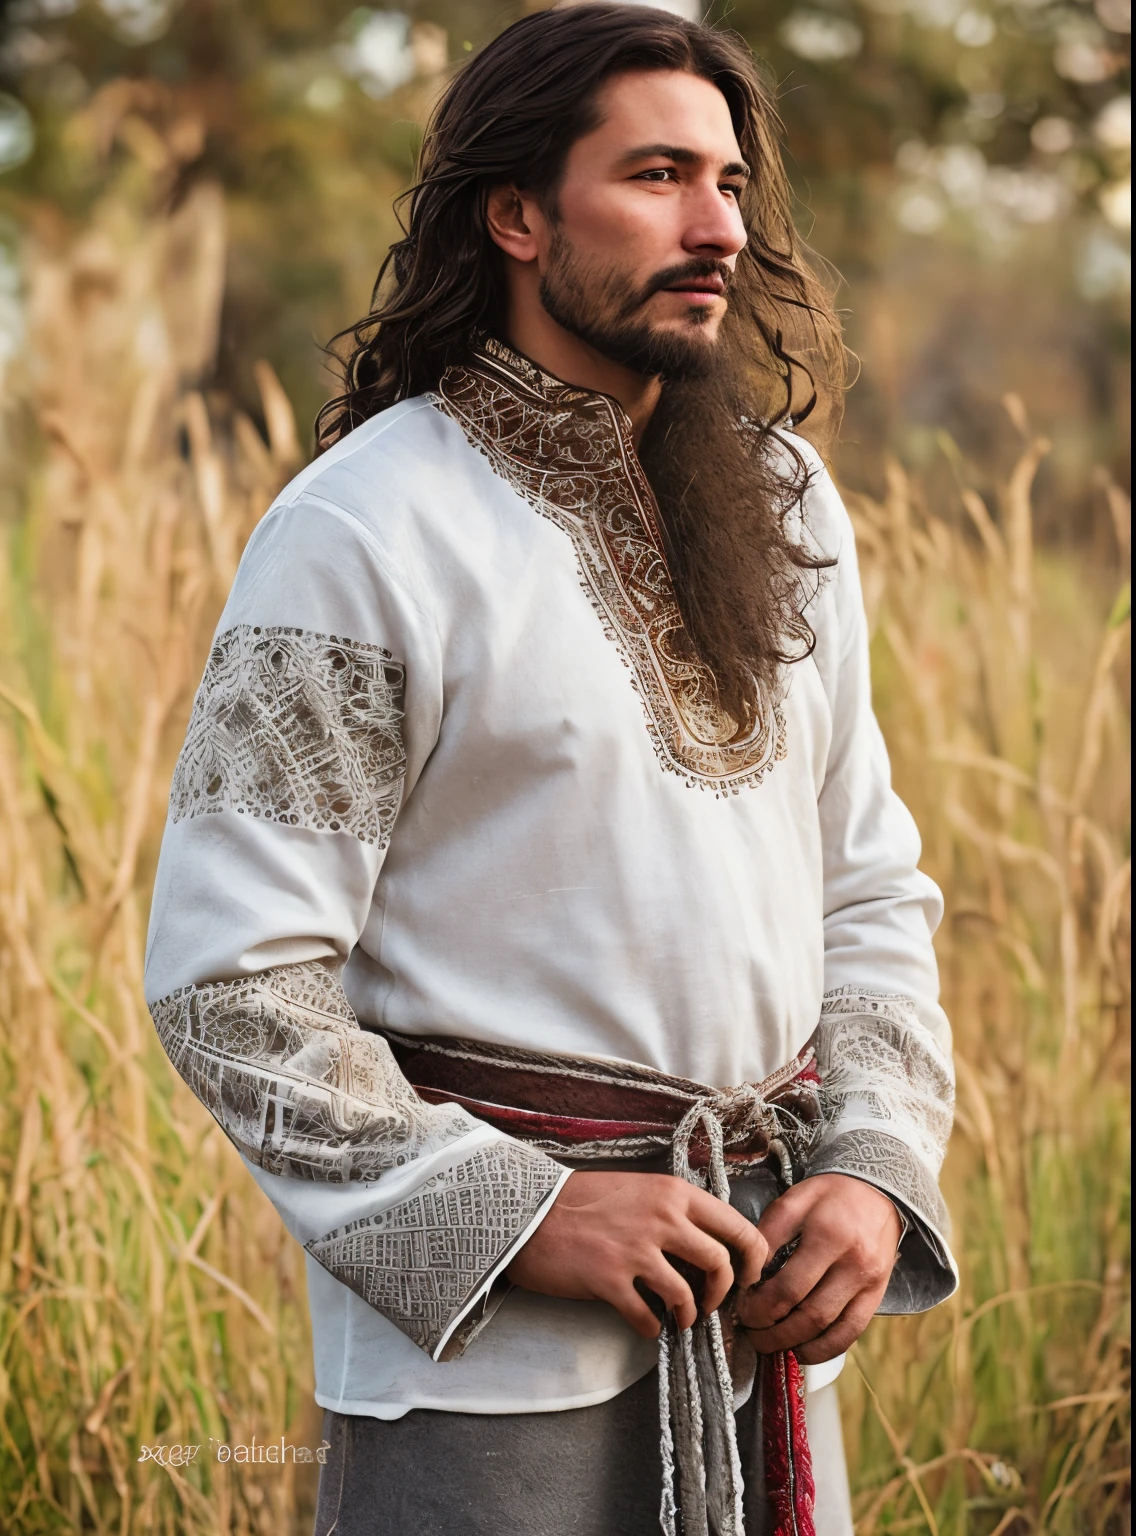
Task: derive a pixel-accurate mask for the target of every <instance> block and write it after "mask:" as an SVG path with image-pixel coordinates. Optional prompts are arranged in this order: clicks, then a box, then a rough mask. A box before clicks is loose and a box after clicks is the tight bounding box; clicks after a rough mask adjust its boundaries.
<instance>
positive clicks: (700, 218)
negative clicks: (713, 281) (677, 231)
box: [682, 177, 746, 261]
mask: <svg viewBox="0 0 1136 1536" xmlns="http://www.w3.org/2000/svg"><path fill="white" fill-rule="evenodd" d="M684 211H685V213H686V223H685V227H684V229H683V237H682V248H683V250H684V251H688V252H689V253H690V255H691V256H713V257H716V258H717V259H718V260H719V261H728V260H730V259H732V258H733V257H734V256H736V255H737V254H738V252H739V251H740V250H741V249H742V247H743V246H744V245H745V243H746V229H745V224H744V223H743V221H742V214H741V209H740V208H739V207H738V204H737V200H736V199H735V198H733V197H731V196H730V195H729V193H724V192H723V191H722V190H721V189H720V187H719V186H718V184H717V182H716V181H715V180H713V178H709V177H708V178H707V179H706V181H703V180H702V179H701V178H700V179H699V181H698V182H697V183H696V184H695V185H694V186H692V187H691V188H690V191H689V195H688V199H687V206H686V208H685V210H684Z"/></svg>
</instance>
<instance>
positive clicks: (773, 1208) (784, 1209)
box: [757, 1182, 816, 1253]
mask: <svg viewBox="0 0 1136 1536" xmlns="http://www.w3.org/2000/svg"><path fill="white" fill-rule="evenodd" d="M815 1200H816V1197H815V1194H814V1191H813V1190H810V1189H809V1187H808V1183H807V1182H806V1183H804V1184H794V1186H793V1188H792V1189H787V1190H786V1191H785V1193H784V1194H783V1195H778V1196H777V1199H776V1200H772V1201H770V1203H769V1204H768V1205H767V1206H766V1207H765V1210H764V1211H762V1213H761V1220H760V1221H759V1222H758V1224H757V1230H758V1231H759V1232H760V1233H761V1235H762V1237H764V1239H765V1241H766V1242H767V1243H768V1244H769V1251H770V1253H776V1252H777V1250H778V1248H784V1246H785V1244H786V1243H791V1242H792V1241H793V1239H794V1238H795V1237H799V1236H800V1235H801V1229H802V1227H803V1225H804V1222H805V1218H806V1217H807V1216H808V1214H809V1212H810V1211H811V1210H812V1208H813V1205H814V1204H815Z"/></svg>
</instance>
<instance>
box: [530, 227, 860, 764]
mask: <svg viewBox="0 0 1136 1536" xmlns="http://www.w3.org/2000/svg"><path fill="white" fill-rule="evenodd" d="M715 274H718V275H722V276H723V278H724V280H725V282H726V284H727V289H728V290H729V289H731V288H733V289H735V290H736V291H737V292H738V294H739V298H740V299H741V300H742V306H741V307H742V310H743V314H742V315H741V317H739V315H738V313H737V312H736V311H735V308H734V306H731V308H730V309H729V310H728V311H727V314H726V317H725V319H724V321H723V323H722V325H721V327H719V328H718V329H717V331H715V330H714V329H712V328H709V327H708V326H707V324H706V322H707V321H708V320H709V318H710V317H709V315H708V314H707V313H706V311H705V310H704V309H702V308H700V307H695V306H691V311H690V315H689V317H688V319H687V322H686V324H684V325H679V326H675V327H667V328H662V327H659V326H656V325H653V324H652V323H651V322H650V320H649V319H648V318H647V316H646V314H645V306H646V303H647V301H648V299H650V297H651V296H652V294H654V293H657V292H659V291H660V290H661V289H663V288H667V287H670V286H672V285H673V284H674V283H675V282H676V281H678V280H679V279H681V278H684V277H708V276H712V275H715ZM748 280H749V279H747V277H746V275H745V273H744V269H743V271H740V272H739V273H738V274H737V275H735V274H734V273H731V272H730V270H729V268H727V267H726V266H725V264H724V263H723V262H720V261H714V260H710V259H707V258H702V259H698V258H696V259H692V260H691V261H689V262H686V263H683V264H682V265H681V266H677V267H670V268H667V269H666V270H664V271H661V272H658V273H656V274H655V275H654V277H652V278H651V279H650V281H649V282H647V283H646V284H636V283H635V282H634V281H633V280H632V279H631V278H630V277H629V276H628V274H627V273H626V272H623V271H621V270H620V269H618V268H617V267H615V266H606V267H605V266H603V265H601V264H599V263H594V262H587V261H585V260H583V259H582V258H580V257H579V256H578V255H577V254H576V252H575V251H574V250H573V249H572V247H571V246H570V245H569V243H568V242H567V241H566V240H565V239H564V238H563V236H562V235H561V233H560V232H559V231H557V234H556V237H555V239H554V242H553V245H552V249H551V251H550V253H549V263H548V269H547V271H546V273H545V276H544V278H543V280H542V283H541V290H540V297H541V302H542V303H543V305H544V308H545V309H546V311H547V312H548V314H549V315H550V316H551V317H552V319H554V320H555V321H557V322H558V324H560V325H562V326H563V327H564V328H565V330H567V331H570V332H571V333H572V334H573V335H574V336H578V337H579V338H580V339H581V340H582V341H585V342H587V343H588V345H589V346H592V347H594V348H595V350H596V351H597V352H599V353H600V354H601V355H602V356H604V357H607V358H609V359H610V360H611V361H612V362H616V363H619V364H622V365H623V366H624V367H626V368H630V369H633V370H634V371H635V372H636V373H640V374H643V375H645V376H654V377H661V378H662V380H663V386H662V390H661V393H660V396H659V401H658V404H657V405H656V407H655V410H654V412H653V414H652V416H651V419H650V421H649V422H648V424H647V428H646V431H645V432H644V434H643V439H642V442H641V443H640V445H639V449H638V454H639V460H640V463H641V465H642V467H643V470H644V473H645V474H646V476H647V480H648V482H649V484H650V486H651V489H652V491H653V492H654V495H655V500H656V503H657V505H658V512H659V521H660V525H661V528H662V533H663V542H664V549H665V554H666V559H667V565H668V567H669V570H670V574H671V581H672V584H673V588H674V593H675V599H676V601H677V603H678V607H679V612H680V613H681V615H682V620H683V637H682V640H681V642H680V643H681V644H684V645H685V646H686V648H687V650H688V654H689V656H690V659H691V660H692V661H696V662H700V663H701V664H702V665H703V666H704V667H705V668H706V669H707V671H708V672H709V674H710V676H711V677H712V679H713V681H714V684H715V686H716V690H717V695H718V703H719V705H720V707H721V709H722V710H723V712H724V713H725V714H726V715H727V716H728V717H729V719H730V720H731V722H732V723H733V725H734V727H735V738H736V739H744V738H745V737H746V736H747V735H748V733H749V732H750V731H752V730H753V729H754V728H755V726H756V725H757V724H758V723H759V722H760V720H761V719H762V718H763V717H764V716H765V714H766V712H767V711H768V709H769V708H770V706H771V704H772V702H773V701H775V700H776V698H777V697H778V696H779V695H780V693H781V691H782V689H783V685H784V670H785V667H786V666H788V665H789V664H790V663H792V662H794V661H799V660H801V659H802V658H803V657H804V656H807V655H809V654H810V653H811V651H812V649H813V647H814V645H815V636H814V635H813V631H812V628H811V626H810V624H809V622H808V618H807V616H806V612H805V609H806V607H807V604H808V602H809V600H810V598H811V596H812V594H813V591H814V590H815V587H816V585H817V575H816V573H817V572H818V571H819V570H820V569H821V568H823V567H824V566H826V565H829V564H831V563H832V562H831V561H828V560H826V559H824V558H823V557H821V556H820V555H818V554H816V553H814V552H813V551H811V550H809V549H808V548H807V547H806V546H805V545H804V544H802V543H801V542H799V541H798V540H797V539H795V538H794V537H793V536H792V535H791V533H790V531H789V527H790V524H791V522H793V521H796V519H793V518H792V516H791V514H793V513H795V512H796V511H797V510H798V509H799V508H800V506H801V501H802V498H803V496H804V493H805V490H806V488H807V485H808V478H809V477H808V471H807V468H806V466H805V463H804V460H803V459H802V457H801V455H800V453H799V452H798V451H797V450H796V449H795V448H794V447H793V445H792V439H789V440H788V441H786V440H785V439H784V438H777V439H775V440H774V441H773V442H771V441H770V423H771V422H776V421H778V420H780V419H783V417H784V416H785V414H786V411H787V408H788V402H787V400H783V401H782V402H781V403H780V404H778V403H777V401H776V390H777V387H778V386H779V384H780V383H781V380H780V379H779V378H775V377H774V376H771V374H770V372H769V370H768V368H766V369H765V370H764V371H763V370H762V369H761V368H760V366H759V367H755V366H754V357H755V355H757V354H759V352H760V347H759V342H760V341H761V340H762V338H761V337H759V336H756V335H753V334H752V333H751V334H750V336H749V337H748V338H747V337H746V336H745V334H744V333H745V326H746V315H745V311H746V310H747V309H748V312H749V316H750V317H752V315H753V313H754V306H752V305H746V303H745V299H746V291H745V289H746V283H747V281H748ZM751 323H755V322H752V320H751ZM765 340H766V346H767V347H768V345H769V339H768V338H765ZM778 341H779V338H778ZM771 449H773V450H774V451H773V452H771V451H770V450H771ZM810 576H811V580H810Z"/></svg>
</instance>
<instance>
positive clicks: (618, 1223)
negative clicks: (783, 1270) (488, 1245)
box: [508, 1173, 770, 1339]
mask: <svg viewBox="0 0 1136 1536" xmlns="http://www.w3.org/2000/svg"><path fill="white" fill-rule="evenodd" d="M769 1253H770V1249H769V1247H768V1245H767V1243H766V1240H765V1238H764V1237H763V1236H762V1235H761V1234H760V1232H759V1231H758V1229H757V1228H756V1227H755V1226H754V1225H753V1223H752V1222H750V1221H747V1220H746V1218H745V1217H744V1216H742V1215H741V1214H740V1213H739V1212H738V1211H735V1210H734V1209H733V1207H732V1206H729V1205H726V1204H725V1203H724V1202H723V1201H721V1200H719V1199H717V1198H716V1196H714V1195H710V1194H707V1193H706V1191H705V1190H702V1189H696V1188H695V1187H694V1185H693V1184H688V1183H687V1182H686V1180H685V1179H678V1178H674V1177H672V1176H671V1175H670V1174H669V1173H574V1174H573V1175H572V1177H571V1178H570V1179H569V1180H568V1181H567V1183H565V1185H564V1186H563V1188H562V1189H561V1191H560V1193H559V1195H558V1196H557V1198H556V1202H555V1204H554V1205H553V1207H552V1209H551V1211H549V1213H548V1215H547V1216H546V1217H545V1218H544V1220H543V1221H542V1222H541V1224H540V1226H539V1227H538V1228H537V1229H536V1231H535V1232H534V1233H533V1235H532V1237H530V1238H529V1240H528V1242H527V1243H526V1244H525V1246H524V1247H523V1248H522V1249H521V1251H520V1252H519V1253H518V1254H517V1257H516V1258H515V1259H514V1260H513V1262H512V1263H511V1264H510V1265H509V1268H508V1276H509V1279H510V1280H512V1281H513V1282H514V1284H516V1285H522V1286H524V1287H525V1289H526V1290H529V1291H539V1292H540V1293H541V1295H543V1296H567V1297H570V1298H572V1299H573V1300H576V1301H606V1302H609V1303H610V1304H611V1305H612V1306H613V1307H614V1308H615V1310H616V1311H617V1312H618V1313H619V1314H620V1316H621V1317H622V1318H624V1319H625V1320H626V1321H627V1322H629V1323H630V1324H631V1326H632V1328H634V1329H635V1332H636V1333H639V1334H642V1336H643V1337H644V1338H645V1339H657V1338H658V1336H659V1331H660V1330H659V1320H658V1318H657V1317H656V1316H655V1314H654V1312H652V1310H651V1308H650V1307H649V1306H648V1305H647V1303H646V1301H645V1300H644V1299H643V1297H642V1296H641V1295H640V1293H639V1291H638V1290H636V1288H635V1282H636V1281H637V1280H638V1281H639V1282H640V1283H641V1284H642V1285H645V1286H646V1287H647V1288H648V1289H649V1290H652V1291H654V1292H655V1294H656V1295H657V1296H659V1297H661V1298H662V1300H663V1302H664V1304H665V1305H666V1306H667V1307H668V1308H669V1309H670V1310H671V1311H672V1312H673V1313H674V1315H675V1320H676V1321H677V1323H678V1325H679V1327H680V1328H689V1327H691V1326H692V1324H693V1323H694V1321H695V1319H696V1318H697V1316H698V1305H697V1303H696V1302H695V1299H694V1292H693V1291H692V1290H691V1288H690V1285H689V1284H688V1283H687V1281H686V1280H684V1279H683V1277H682V1276H681V1275H680V1274H679V1272H678V1270H677V1269H675V1267H674V1265H673V1264H671V1263H669V1262H668V1255H673V1256H674V1257H675V1258H678V1259H684V1260H686V1261H687V1263H689V1264H693V1265H694V1266H695V1267H696V1268H697V1269H700V1270H702V1271H703V1272H704V1274H705V1276H706V1282H705V1285H704V1287H703V1288H702V1297H701V1300H702V1309H703V1311H704V1312H706V1313H707V1314H709V1313H710V1312H713V1311H714V1309H715V1308H716V1307H719V1306H720V1305H721V1304H722V1302H723V1301H724V1300H725V1299H726V1293H727V1292H728V1291H729V1289H730V1287H731V1286H732V1285H733V1283H734V1279H735V1273H736V1278H737V1280H738V1283H739V1284H741V1285H754V1284H756V1282H757V1281H758V1279H760V1277H761V1271H762V1269H763V1268H764V1266H765V1263H766V1260H767V1259H768V1257H769Z"/></svg>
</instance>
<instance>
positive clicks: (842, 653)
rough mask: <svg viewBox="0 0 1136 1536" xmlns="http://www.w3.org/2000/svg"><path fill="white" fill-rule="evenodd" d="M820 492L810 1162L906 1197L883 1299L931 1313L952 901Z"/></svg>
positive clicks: (947, 1076) (943, 1247) (832, 500)
mask: <svg viewBox="0 0 1136 1536" xmlns="http://www.w3.org/2000/svg"><path fill="white" fill-rule="evenodd" d="M811 494H812V496H813V498H814V506H815V507H816V509H817V511H818V513H819V516H820V519H821V520H822V521H823V522H824V523H825V524H826V525H827V526H829V527H833V526H835V527H836V528H837V529H838V530H839V534H838V537H839V546H840V547H839V555H838V559H837V564H836V567H835V570H834V571H833V572H832V575H831V577H830V579H831V580H832V581H833V582H834V583H835V593H834V603H833V610H832V611H834V613H835V622H833V623H830V624H828V625H826V626H825V628H824V629H823V630H818V635H817V653H816V662H817V667H818V670H819V671H820V674H821V678H822V681H823V683H824V686H825V690H826V693H827V694H828V698H829V703H830V708H831V711H832V720H833V725H832V737H831V742H830V746H829V752H828V759H827V763H826V765H825V773H824V783H823V787H822V789H821V791H820V796H819V809H820V822H821V836H822V844H823V857H824V947H825V997H824V1002H823V1006H822V1011H821V1018H820V1022H819V1026H818V1028H817V1031H816V1035H815V1037H814V1045H815V1048H816V1053H817V1064H818V1068H819V1071H820V1074H821V1077H822V1079H823V1088H822V1099H823V1105H824V1123H825V1129H824V1134H823V1136H822V1139H821V1142H820V1145H819V1147H818V1149H817V1151H816V1152H815V1154H814V1155H813V1157H812V1158H811V1160H810V1165H809V1169H808V1173H809V1175H810V1176H813V1175H816V1174H820V1173H845V1174H851V1175H854V1176H855V1177H857V1178H860V1179H864V1180H866V1181H867V1182H868V1183H871V1184H873V1185H875V1186H876V1187H877V1188H879V1189H881V1190H882V1191H884V1192H885V1193H886V1194H888V1195H889V1196H891V1197H892V1198H893V1199H894V1200H895V1201H896V1203H897V1205H898V1206H899V1207H900V1209H901V1212H902V1213H903V1214H905V1215H906V1217H907V1218H908V1221H907V1230H906V1232H905V1234H904V1238H903V1241H902V1243H901V1247H900V1254H899V1259H898V1261H897V1264H896V1267H895V1270H894V1272H893V1275H892V1280H891V1284H890V1286H889V1288H888V1293H887V1295H886V1297H885V1299H884V1304H883V1306H882V1308H881V1310H883V1311H888V1312H909V1311H922V1310H924V1309H925V1308H927V1307H930V1306H934V1305H935V1304H936V1303H938V1302H939V1301H942V1300H943V1299H944V1298H945V1297H946V1296H949V1295H950V1294H951V1292H952V1291H953V1290H954V1288H955V1286H956V1284H957V1273H956V1270H955V1265H954V1260H953V1258H952V1257H951V1254H950V1250H949V1248H948V1246H947V1240H946V1239H947V1232H948V1226H949V1222H948V1216H947V1212H946V1207H945V1205H944V1204H943V1200H942V1197H941V1195H940V1193H939V1187H938V1175H939V1170H940V1167H941V1164H942V1161H943V1157H944V1154H945V1151H946V1145H947V1139H948V1137H949V1135H950V1130H951V1124H952V1119H953V1107H954V1075H953V1068H952V1063H951V1036H950V1027H949V1025H948V1023H947V1020H946V1017H945V1015H944V1013H943V1010H942V1008H941V1007H940V1006H939V984H938V969H937V965H936V961H935V954H934V950H933V947H932V943H931V940H932V935H933V933H934V931H935V928H936V927H937V926H938V923H939V920H940V918H941V916H942V898H941V896H940V894H939V891H938V889H937V887H936V886H935V885H934V883H933V882H932V881H931V880H930V879H928V878H927V877H926V876H925V875H923V874H922V873H921V872H920V871H919V868H918V862H919V856H920V841H919V834H918V832H917V830H916V827H915V824H914V821H913V820H912V818H911V815H910V814H909V812H908V811H907V809H906V807H905V806H904V805H903V803H902V802H901V801H900V800H899V798H898V796H897V795H896V794H895V793H894V791H893V790H892V788H891V777H890V768H889V764H888V757H887V750H886V747H885V746H884V741H883V737H882V735H881V732H880V729H879V725H878V723H877V721H876V718H875V715H874V714H873V711H872V701H871V678H870V671H869V658H868V634H867V623H866V619H865V615H864V604H863V597H862V594H861V588H860V577H859V571H858V567H857V561H856V549H855V541H854V537H853V532H852V525H851V522H850V519H849V518H848V515H847V512H846V511H845V509H844V507H843V505H842V504H841V502H840V498H839V496H838V494H837V492H836V489H835V487H834V486H833V485H832V482H831V480H830V479H829V478H828V476H827V474H826V473H823V472H821V473H820V474H819V475H818V477H817V480H816V482H815V483H814V487H813V489H812V492H811Z"/></svg>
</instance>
